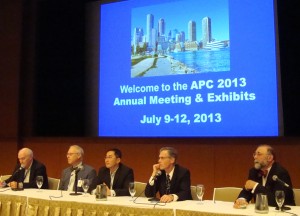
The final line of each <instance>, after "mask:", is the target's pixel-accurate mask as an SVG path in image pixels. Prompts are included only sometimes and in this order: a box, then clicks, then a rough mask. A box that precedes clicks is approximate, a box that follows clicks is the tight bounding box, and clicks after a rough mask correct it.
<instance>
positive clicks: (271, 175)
mask: <svg viewBox="0 0 300 216" xmlns="http://www.w3.org/2000/svg"><path fill="white" fill-rule="evenodd" d="M253 162H254V165H253V167H252V168H251V169H250V170H249V175H248V179H247V180H246V182H245V186H244V188H243V190H242V191H241V192H240V194H239V195H238V197H237V200H236V201H235V202H234V206H233V207H234V208H244V207H245V206H247V205H248V204H249V202H250V201H251V200H252V198H254V200H255V198H256V197H255V196H256V194H259V193H263V194H266V195H267V197H268V203H269V205H270V206H277V203H276V201H275V191H277V190H283V191H284V193H285V200H284V204H286V205H295V199H294V194H293V190H292V188H293V186H292V180H291V178H290V175H289V172H288V171H287V170H286V169H285V168H284V167H282V166H281V165H280V164H279V163H278V162H276V155H275V151H274V149H273V148H272V147H271V146H270V145H266V144H263V145H260V146H258V147H257V148H256V150H255V152H254V153H253ZM277 178H278V179H280V181H279V180H277ZM283 182H284V184H283Z"/></svg>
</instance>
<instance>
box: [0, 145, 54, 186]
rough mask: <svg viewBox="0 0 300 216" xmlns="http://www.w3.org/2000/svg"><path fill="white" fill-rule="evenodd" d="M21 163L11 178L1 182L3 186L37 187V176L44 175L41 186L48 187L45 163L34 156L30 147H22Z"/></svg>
mask: <svg viewBox="0 0 300 216" xmlns="http://www.w3.org/2000/svg"><path fill="white" fill-rule="evenodd" d="M18 159H19V163H18V164H17V165H16V167H15V169H14V172H13V174H12V175H11V177H10V178H8V179H6V180H5V181H4V182H2V183H1V185H2V186H6V185H7V186H10V187H11V188H12V189H16V188H18V187H19V188H20V183H23V186H22V187H21V188H37V185H36V177H37V176H43V185H42V187H41V188H43V189H48V177H47V171H46V167H45V165H44V164H42V163H41V162H39V161H37V160H36V159H34V158H33V152H32V150H31V149H29V148H22V149H21V150H20V151H19V152H18Z"/></svg>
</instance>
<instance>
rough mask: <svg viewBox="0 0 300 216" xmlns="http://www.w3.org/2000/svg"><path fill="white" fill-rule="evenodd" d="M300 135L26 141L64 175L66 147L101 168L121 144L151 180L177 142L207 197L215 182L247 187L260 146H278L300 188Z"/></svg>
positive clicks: (141, 175) (142, 176) (138, 173)
mask: <svg viewBox="0 0 300 216" xmlns="http://www.w3.org/2000/svg"><path fill="white" fill-rule="evenodd" d="M299 141H300V139H299V138H251V139H239V138H237V139H230V138H226V139H99V138H32V139H26V140H24V143H23V144H24V146H27V147H30V148H32V149H33V150H34V152H35V156H36V158H37V159H39V160H41V161H43V162H44V163H45V164H46V166H47V170H48V175H49V176H53V177H56V178H59V177H60V174H61V171H62V169H63V168H65V167H68V164H67V160H66V152H67V150H68V147H69V146H70V145H73V144H78V145H80V146H82V147H83V148H84V150H85V156H84V161H85V162H86V163H87V164H90V165H92V166H93V167H95V168H96V170H97V171H98V169H99V167H100V166H103V165H104V155H105V152H106V150H108V149H110V148H113V147H116V148H119V149H121V150H122V152H123V159H122V161H123V162H124V163H125V164H127V165H128V166H130V167H132V168H133V169H134V174H135V180H137V181H143V182H147V180H148V179H149V177H150V175H151V172H152V165H153V164H154V163H156V162H157V158H158V151H159V149H160V148H161V147H163V146H173V147H175V148H177V149H178V151H179V158H178V163H179V164H180V165H182V166H185V167H187V168H189V169H190V171H191V181H192V184H193V185H195V184H198V183H203V184H204V185H205V186H206V189H207V191H206V194H205V199H212V192H213V188H214V187H222V186H237V187H243V186H244V184H245V181H246V178H247V176H248V170H249V168H250V167H252V166H253V157H252V153H253V152H254V150H255V148H256V146H257V145H259V144H262V143H268V144H271V145H272V146H273V147H275V150H276V152H277V158H278V161H279V162H280V163H281V164H282V165H283V166H285V167H286V168H287V169H288V170H289V172H290V174H291V178H292V181H293V184H294V185H293V186H294V187H296V188H300V172H299V170H300V162H297V160H295V158H297V157H298V154H299V152H300V145H299Z"/></svg>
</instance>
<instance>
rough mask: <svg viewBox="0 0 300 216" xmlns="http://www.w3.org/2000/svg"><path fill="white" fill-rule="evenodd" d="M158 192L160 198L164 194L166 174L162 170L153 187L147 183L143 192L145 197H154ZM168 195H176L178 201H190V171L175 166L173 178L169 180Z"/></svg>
mask: <svg viewBox="0 0 300 216" xmlns="http://www.w3.org/2000/svg"><path fill="white" fill-rule="evenodd" d="M157 191H159V194H160V196H163V195H164V194H166V172H165V171H164V170H162V173H161V175H160V176H158V177H157V180H156V181H155V183H154V185H153V186H151V185H150V184H149V182H148V184H147V186H146V190H145V195H146V196H147V197H154V196H155V195H156V193H157ZM170 194H176V195H177V196H178V201H182V200H191V199H192V195H191V178H190V171H189V170H188V169H186V168H183V167H181V166H179V165H177V164H176V165H175V169H174V173H173V177H172V179H171V189H170Z"/></svg>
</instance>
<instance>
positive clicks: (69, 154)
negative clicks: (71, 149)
mask: <svg viewBox="0 0 300 216" xmlns="http://www.w3.org/2000/svg"><path fill="white" fill-rule="evenodd" d="M73 154H79V153H67V156H71V155H73Z"/></svg>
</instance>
